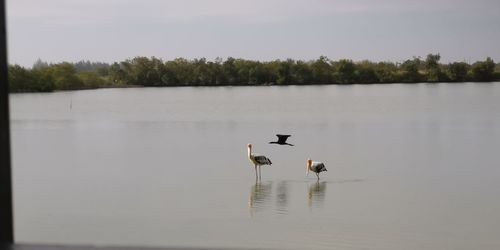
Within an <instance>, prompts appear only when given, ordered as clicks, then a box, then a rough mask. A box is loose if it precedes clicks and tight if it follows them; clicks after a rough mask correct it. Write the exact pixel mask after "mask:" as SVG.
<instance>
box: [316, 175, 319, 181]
mask: <svg viewBox="0 0 500 250" xmlns="http://www.w3.org/2000/svg"><path fill="white" fill-rule="evenodd" d="M316 177H318V181H319V173H316Z"/></svg>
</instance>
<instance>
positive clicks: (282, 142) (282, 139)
mask: <svg viewBox="0 0 500 250" xmlns="http://www.w3.org/2000/svg"><path fill="white" fill-rule="evenodd" d="M276 136H277V137H278V141H272V142H269V144H279V145H288V146H293V144H290V143H288V142H286V139H288V137H290V136H291V135H280V134H277V135H276Z"/></svg>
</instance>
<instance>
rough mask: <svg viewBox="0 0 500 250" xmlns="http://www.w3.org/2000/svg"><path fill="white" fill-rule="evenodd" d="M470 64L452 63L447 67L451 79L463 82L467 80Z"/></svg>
mask: <svg viewBox="0 0 500 250" xmlns="http://www.w3.org/2000/svg"><path fill="white" fill-rule="evenodd" d="M469 68H470V66H469V64H467V63H465V62H454V63H450V64H449V65H448V67H447V70H446V74H447V75H448V78H449V79H450V81H453V82H463V81H466V80H467V72H468V71H469Z"/></svg>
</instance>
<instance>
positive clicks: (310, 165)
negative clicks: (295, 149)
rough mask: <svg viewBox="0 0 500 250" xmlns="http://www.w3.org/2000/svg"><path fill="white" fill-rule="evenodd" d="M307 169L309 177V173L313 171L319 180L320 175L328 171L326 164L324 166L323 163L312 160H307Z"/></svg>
mask: <svg viewBox="0 0 500 250" xmlns="http://www.w3.org/2000/svg"><path fill="white" fill-rule="evenodd" d="M306 167H307V172H306V175H309V171H313V172H314V173H316V177H318V180H319V173H321V172H323V171H327V170H326V167H325V164H323V162H317V161H312V160H311V159H307V165H306Z"/></svg>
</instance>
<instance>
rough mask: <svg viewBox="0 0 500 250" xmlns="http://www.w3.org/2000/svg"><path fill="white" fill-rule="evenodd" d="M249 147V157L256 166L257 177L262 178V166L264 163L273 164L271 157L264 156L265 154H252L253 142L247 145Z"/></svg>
mask: <svg viewBox="0 0 500 250" xmlns="http://www.w3.org/2000/svg"><path fill="white" fill-rule="evenodd" d="M247 148H248V159H249V160H250V161H251V162H252V163H253V164H254V166H255V178H260V179H262V178H261V171H260V166H262V165H271V164H273V163H272V162H271V160H269V158H267V157H265V156H263V155H254V154H252V144H248V145H247ZM257 167H259V175H257Z"/></svg>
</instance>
